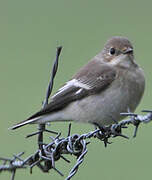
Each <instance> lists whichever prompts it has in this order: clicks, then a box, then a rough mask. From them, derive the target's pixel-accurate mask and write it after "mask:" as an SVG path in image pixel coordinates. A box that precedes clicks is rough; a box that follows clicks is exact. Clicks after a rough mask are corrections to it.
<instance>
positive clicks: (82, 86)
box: [11, 61, 116, 129]
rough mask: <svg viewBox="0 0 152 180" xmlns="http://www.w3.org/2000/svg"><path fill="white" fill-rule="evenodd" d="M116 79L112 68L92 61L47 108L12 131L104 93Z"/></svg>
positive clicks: (63, 88)
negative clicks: (78, 101) (81, 100)
mask: <svg viewBox="0 0 152 180" xmlns="http://www.w3.org/2000/svg"><path fill="white" fill-rule="evenodd" d="M115 77H116V71H115V70H114V69H113V68H112V67H111V66H109V65H106V64H102V63H96V62H95V61H90V62H89V63H88V64H87V65H86V66H84V67H83V68H82V69H80V71H79V72H78V73H77V74H76V75H75V76H74V77H73V78H72V80H70V81H68V82H67V83H66V84H65V85H64V86H63V87H62V88H60V89H59V90H58V91H57V93H55V94H54V95H53V96H52V97H51V100H50V103H49V104H48V105H47V106H46V107H45V108H43V109H41V110H40V111H39V112H37V113H35V114H33V115H32V116H31V117H29V118H28V119H26V120H25V121H22V122H20V123H18V124H17V125H15V126H13V127H12V128H11V129H16V128H18V127H21V126H23V125H25V124H29V123H33V122H35V121H36V118H38V117H40V116H43V115H46V114H48V113H52V112H55V111H58V110H61V109H63V108H64V107H65V106H67V105H68V104H69V103H71V102H73V101H76V100H80V99H81V98H83V97H86V96H89V95H91V94H97V93H99V92H102V91H103V90H105V89H106V88H107V87H108V86H109V85H110V84H111V83H112V82H113V81H114V79H115Z"/></svg>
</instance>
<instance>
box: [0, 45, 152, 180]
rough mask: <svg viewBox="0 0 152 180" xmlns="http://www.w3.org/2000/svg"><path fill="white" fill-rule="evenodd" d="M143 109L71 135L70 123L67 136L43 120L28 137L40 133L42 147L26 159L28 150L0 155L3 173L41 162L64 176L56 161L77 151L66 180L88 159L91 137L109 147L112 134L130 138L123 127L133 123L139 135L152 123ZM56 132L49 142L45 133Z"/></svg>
mask: <svg viewBox="0 0 152 180" xmlns="http://www.w3.org/2000/svg"><path fill="white" fill-rule="evenodd" d="M61 50H62V47H58V48H57V53H56V59H55V62H54V65H53V69H52V72H51V78H50V82H49V85H48V89H47V93H46V98H45V100H44V102H43V107H45V105H46V104H47V103H48V99H49V97H50V94H51V92H52V88H53V82H54V77H55V75H56V72H57V68H58V60H59V55H60V53H61ZM143 112H145V113H147V114H145V115H138V114H135V113H131V112H130V111H129V110H128V112H127V113H121V115H122V116H126V117H129V119H127V120H122V121H120V122H117V121H116V120H114V124H113V125H110V126H102V127H101V126H99V125H98V124H95V126H96V128H95V130H93V131H91V132H88V133H86V134H81V135H79V134H73V135H71V124H69V128H68V134H67V137H62V136H61V133H58V132H54V131H50V130H48V129H46V127H45V126H46V125H45V124H41V125H39V126H38V131H37V132H34V133H31V134H29V135H28V136H27V138H29V137H32V136H34V135H38V150H36V152H35V153H33V154H32V155H30V156H29V157H27V158H26V159H24V160H23V159H22V158H21V156H22V155H23V154H24V152H21V153H19V154H17V155H13V158H2V157H1V158H0V161H2V165H0V173H1V172H3V171H9V172H12V176H11V180H14V179H15V173H16V170H18V169H25V168H28V167H29V168H30V173H32V169H33V168H34V167H35V166H37V167H38V168H40V169H41V171H42V172H45V173H48V172H49V170H51V169H54V170H55V171H56V172H57V173H58V174H60V175H61V176H63V173H62V172H61V171H60V170H58V169H57V168H56V165H55V163H56V161H58V160H60V159H63V160H64V161H65V162H67V163H70V161H69V160H68V159H67V158H66V157H64V155H67V154H69V155H74V156H75V157H76V159H77V161H76V164H75V165H74V167H73V168H72V169H71V171H70V172H69V175H68V177H67V178H65V180H70V179H71V178H72V177H73V176H74V175H75V174H76V173H77V171H78V169H79V166H80V165H81V163H82V162H83V161H84V157H85V155H86V153H87V152H88V150H87V145H88V144H89V143H90V141H88V140H89V139H90V138H97V139H99V140H100V141H102V142H103V143H104V145H105V147H107V145H108V144H111V142H110V141H109V139H110V138H116V137H118V136H120V137H123V138H126V139H128V137H127V136H126V135H124V134H122V130H123V129H124V128H128V126H129V125H130V124H132V125H133V126H135V130H134V134H133V137H136V135H137V130H138V127H139V125H140V124H141V123H149V122H150V121H152V111H149V110H144V111H143ZM44 132H48V133H53V134H55V135H56V136H55V137H54V136H50V138H51V142H50V143H48V144H46V143H44V142H43V135H44V134H43V133H44Z"/></svg>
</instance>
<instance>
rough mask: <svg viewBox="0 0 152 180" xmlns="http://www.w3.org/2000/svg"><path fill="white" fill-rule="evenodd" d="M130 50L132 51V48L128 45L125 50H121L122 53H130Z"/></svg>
mask: <svg viewBox="0 0 152 180" xmlns="http://www.w3.org/2000/svg"><path fill="white" fill-rule="evenodd" d="M132 52H133V49H132V48H130V47H128V48H127V49H125V50H124V51H123V54H130V53H132Z"/></svg>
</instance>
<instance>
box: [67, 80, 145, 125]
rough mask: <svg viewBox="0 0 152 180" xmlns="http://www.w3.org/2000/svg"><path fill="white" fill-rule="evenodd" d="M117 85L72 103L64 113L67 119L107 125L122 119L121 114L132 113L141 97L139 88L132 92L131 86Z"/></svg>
mask: <svg viewBox="0 0 152 180" xmlns="http://www.w3.org/2000/svg"><path fill="white" fill-rule="evenodd" d="M118 84H119V85H120V83H117V82H116V83H114V84H112V86H113V87H112V86H111V87H109V88H107V90H105V91H103V92H101V93H99V94H96V95H91V96H88V97H86V98H84V99H83V100H82V99H81V100H79V101H76V102H73V103H72V104H71V106H70V108H69V107H68V108H67V109H68V112H67V113H65V115H66V114H67V119H69V118H71V120H74V121H79V122H90V123H98V124H99V125H109V124H112V123H114V122H115V121H120V120H121V119H123V117H122V116H121V115H120V113H121V112H127V111H128V109H129V110H130V111H131V112H134V110H135V108H136V107H137V105H138V103H139V101H140V99H141V96H142V93H141V92H140V91H139V89H138V88H139V87H138V86H137V90H136V88H134V90H132V87H131V86H129V87H128V86H125V84H123V85H122V86H118ZM111 89H112V90H111Z"/></svg>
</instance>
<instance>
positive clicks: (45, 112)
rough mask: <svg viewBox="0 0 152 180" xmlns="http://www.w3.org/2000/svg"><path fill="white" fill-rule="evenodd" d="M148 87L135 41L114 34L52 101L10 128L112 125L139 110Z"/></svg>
mask: <svg viewBox="0 0 152 180" xmlns="http://www.w3.org/2000/svg"><path fill="white" fill-rule="evenodd" d="M144 89H145V76H144V71H143V70H142V68H140V67H139V65H138V64H137V63H136V61H135V58H134V50H133V46H132V43H131V42H130V41H129V40H128V38H126V37H122V36H113V37H111V38H110V39H108V40H107V42H106V43H105V45H104V48H103V49H102V50H101V52H99V53H98V54H97V55H96V56H94V57H93V58H92V59H91V60H90V61H89V62H88V64H86V65H84V66H83V67H82V68H81V69H80V70H79V71H78V72H77V73H76V74H75V75H74V76H73V77H72V78H71V79H70V80H69V81H67V82H66V83H65V84H64V85H63V86H62V87H61V88H60V89H59V90H58V91H57V92H56V93H55V94H54V95H53V96H52V97H51V98H50V102H49V103H48V105H46V106H45V107H44V108H43V109H41V110H40V111H38V112H36V113H35V114H33V115H32V116H30V117H29V118H27V119H26V120H24V121H21V122H19V123H17V124H15V125H14V126H12V127H11V128H10V129H12V130H13V129H17V128H19V127H22V126H24V125H27V124H45V123H48V122H57V121H75V122H82V123H91V124H94V125H95V124H97V125H98V126H101V127H102V126H108V125H111V124H113V123H114V120H115V121H120V120H122V119H123V118H124V116H121V113H122V112H127V111H128V109H129V110H130V112H134V111H135V109H136V107H137V106H138V104H139V103H140V100H141V98H142V96H143V93H144Z"/></svg>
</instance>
